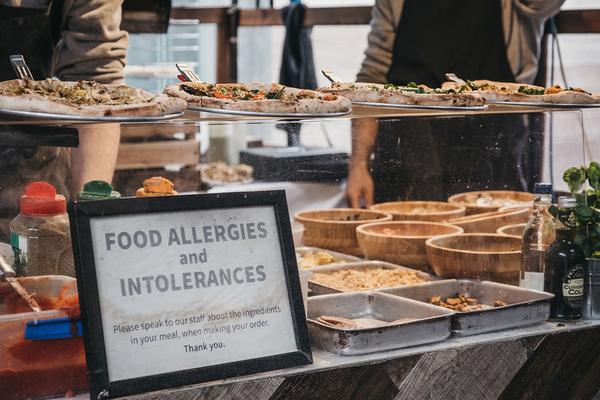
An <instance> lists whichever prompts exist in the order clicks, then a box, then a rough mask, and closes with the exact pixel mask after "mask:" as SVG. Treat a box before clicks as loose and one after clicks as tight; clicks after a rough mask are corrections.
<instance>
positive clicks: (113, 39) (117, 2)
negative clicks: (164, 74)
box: [53, 0, 128, 198]
mask: <svg viewBox="0 0 600 400" xmlns="http://www.w3.org/2000/svg"><path fill="white" fill-rule="evenodd" d="M64 2H65V3H64V8H63V18H62V23H61V41H60V42H59V44H58V46H57V48H56V49H55V54H54V62H53V71H54V75H56V76H58V78H59V79H61V80H65V81H77V80H95V81H97V82H100V83H105V84H122V83H123V78H124V76H125V74H124V72H123V68H124V66H125V63H126V55H127V44H128V35H127V32H125V31H121V29H120V26H121V2H122V0H64ZM75 127H76V128H77V129H78V131H79V147H77V148H75V149H73V150H72V151H71V175H72V179H73V187H72V194H73V198H76V195H77V193H79V192H80V191H81V190H83V185H84V184H85V183H87V182H89V181H91V180H103V181H106V182H111V180H112V177H113V173H114V169H115V164H116V160H117V153H118V150H119V142H120V132H121V129H120V124H79V125H75Z"/></svg>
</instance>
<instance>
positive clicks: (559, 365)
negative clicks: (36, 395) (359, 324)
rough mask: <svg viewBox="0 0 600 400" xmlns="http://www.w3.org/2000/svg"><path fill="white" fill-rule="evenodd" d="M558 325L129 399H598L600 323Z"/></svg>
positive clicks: (331, 360) (325, 357)
mask: <svg viewBox="0 0 600 400" xmlns="http://www.w3.org/2000/svg"><path fill="white" fill-rule="evenodd" d="M557 325H559V324H556V323H549V322H545V323H542V324H537V325H534V326H530V327H525V328H519V329H510V330H504V331H499V332H493V333H489V334H481V335H475V336H470V337H465V338H456V337H451V338H449V339H446V340H444V341H441V342H438V343H434V344H431V345H427V346H415V347H410V348H405V349H400V350H396V351H389V352H379V353H373V354H367V355H361V356H351V357H348V356H338V355H335V354H332V353H328V352H324V351H321V350H318V349H314V348H313V358H314V364H313V365H309V366H305V367H299V368H291V369H287V370H280V371H274V372H268V373H264V374H258V375H252V376H247V377H241V378H234V379H228V380H225V381H219V382H212V383H207V384H201V385H193V386H188V387H185V388H178V389H173V390H167V391H161V392H154V393H148V394H144V395H138V396H131V397H128V399H144V400H146V399H147V400H150V399H161V400H186V399H220V400H229V399H256V400H267V399H271V400H274V399H328V400H334V399H377V400H379V399H411V400H417V399H461V400H464V399H476V400H485V399H503V400H512V399H535V400H545V399H561V400H566V399H577V400H586V399H594V396H595V395H596V394H599V391H600V321H593V322H591V321H582V322H578V323H574V324H567V325H565V326H557ZM248 344H249V345H251V340H250V338H249V343H248ZM76 398H78V399H87V398H89V394H79V395H77V396H76ZM596 398H600V397H596Z"/></svg>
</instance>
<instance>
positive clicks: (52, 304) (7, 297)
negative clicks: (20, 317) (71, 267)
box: [0, 278, 79, 314]
mask: <svg viewBox="0 0 600 400" xmlns="http://www.w3.org/2000/svg"><path fill="white" fill-rule="evenodd" d="M26 280H27V278H19V279H18V282H19V283H20V284H21V285H25V282H26ZM68 290H69V285H63V287H62V288H61V292H60V294H59V295H58V297H57V298H53V297H49V296H42V295H38V294H36V293H30V295H31V298H33V299H34V300H35V301H36V302H37V303H38V305H39V306H40V308H41V309H42V311H46V310H55V309H57V308H61V307H73V306H76V305H79V295H78V294H73V295H67V292H68ZM0 300H1V301H2V302H3V303H6V304H7V307H6V308H7V312H6V314H19V313H24V312H33V311H32V310H31V307H29V305H28V304H27V302H26V301H25V300H23V298H22V297H21V296H19V294H18V293H17V292H15V291H14V290H13V289H12V288H11V287H10V286H9V287H8V288H4V289H0Z"/></svg>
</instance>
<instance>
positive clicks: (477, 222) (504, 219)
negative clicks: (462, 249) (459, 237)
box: [448, 207, 532, 234]
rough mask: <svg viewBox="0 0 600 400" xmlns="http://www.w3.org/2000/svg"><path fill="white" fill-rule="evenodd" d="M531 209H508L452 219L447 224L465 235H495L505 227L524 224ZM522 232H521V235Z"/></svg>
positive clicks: (529, 215)
mask: <svg viewBox="0 0 600 400" xmlns="http://www.w3.org/2000/svg"><path fill="white" fill-rule="evenodd" d="M531 211H532V209H531V208H528V207H526V208H515V207H513V208H508V209H506V210H505V211H491V212H486V213H481V214H472V215H467V216H464V217H459V218H453V219H451V220H450V221H448V223H450V224H452V225H457V226H460V227H461V228H463V229H464V231H465V233H497V231H498V229H499V228H501V227H503V226H506V225H514V224H521V223H526V222H527V221H529V218H530V217H531ZM522 233H523V232H521V234H522Z"/></svg>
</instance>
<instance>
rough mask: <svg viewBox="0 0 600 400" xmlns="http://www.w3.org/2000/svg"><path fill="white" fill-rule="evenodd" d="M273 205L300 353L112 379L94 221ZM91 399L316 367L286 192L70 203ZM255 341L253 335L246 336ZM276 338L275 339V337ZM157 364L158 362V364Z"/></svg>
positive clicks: (69, 209) (297, 349)
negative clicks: (97, 269) (94, 235)
mask: <svg viewBox="0 0 600 400" xmlns="http://www.w3.org/2000/svg"><path fill="white" fill-rule="evenodd" d="M253 206H271V207H273V210H274V214H275V221H276V224H277V232H278V235H279V243H280V247H281V248H280V251H281V255H282V258H283V264H284V270H285V271H284V272H285V279H286V284H287V292H288V301H289V305H290V309H291V320H292V324H293V328H294V332H295V343H296V351H292V352H289V353H285V354H279V355H275V356H265V357H260V358H253V359H247V360H242V361H236V362H232V363H226V364H219V365H213V366H206V367H201V368H195V369H188V370H183V371H175V372H169V373H164V374H159V375H149V376H143V377H138V378H133V379H126V380H120V381H112V382H111V381H110V380H109V373H108V362H107V355H106V348H105V338H104V333H103V332H104V331H103V327H102V317H101V312H102V310H101V305H100V297H99V296H100V293H99V288H98V282H97V276H96V273H97V271H96V265H95V257H94V248H93V244H92V232H91V227H90V221H91V220H93V219H94V218H101V217H105V216H124V217H126V216H127V215H137V214H145V215H146V216H147V218H152V214H153V213H165V212H177V211H189V210H213V209H227V208H245V207H253ZM68 213H69V218H70V223H71V235H72V242H73V256H74V259H75V267H76V268H75V269H76V275H77V286H78V290H79V303H80V306H81V320H82V328H83V338H84V347H85V354H86V361H87V371H88V379H89V384H90V396H91V398H92V399H97V398H115V397H122V396H127V395H133V394H139V393H147V392H152V391H157V390H164V389H169V388H175V387H180V386H185V385H191V384H198V383H203V382H209V381H214V380H219V379H225V378H231V377H237V376H243V375H250V374H255V373H260V372H265V371H271V370H277V369H283V368H290V367H294V366H298V365H306V364H311V363H312V353H311V348H310V343H309V339H308V329H307V325H306V317H305V311H304V304H303V300H302V292H301V286H300V278H299V274H298V271H297V262H296V254H295V250H294V246H293V237H292V231H291V226H290V218H289V212H288V208H287V201H286V197H285V191H283V190H270V191H256V192H236V193H222V194H199V195H180V196H168V197H147V198H123V199H118V200H104V201H92V202H80V203H69V205H68ZM248 334H249V335H250V337H251V332H249V333H248ZM273 340H277V338H276V337H274V338H273ZM157 361H158V362H159V361H160V360H157Z"/></svg>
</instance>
